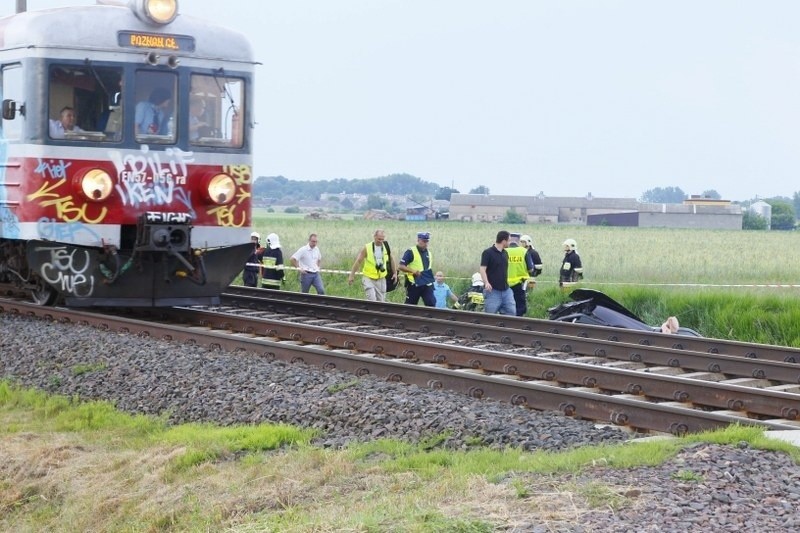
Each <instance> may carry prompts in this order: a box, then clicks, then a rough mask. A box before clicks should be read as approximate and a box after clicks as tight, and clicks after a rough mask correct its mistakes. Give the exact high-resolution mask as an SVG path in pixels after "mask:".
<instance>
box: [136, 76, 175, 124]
mask: <svg viewBox="0 0 800 533" xmlns="http://www.w3.org/2000/svg"><path fill="white" fill-rule="evenodd" d="M171 101H172V92H171V91H170V90H169V89H167V88H166V87H156V88H155V89H153V91H152V92H151V93H150V98H148V99H147V100H146V101H142V102H139V103H138V104H136V114H135V116H134V127H135V128H136V135H167V134H168V133H169V131H168V130H167V123H168V122H169V111H168V110H169V106H170V102H171Z"/></svg>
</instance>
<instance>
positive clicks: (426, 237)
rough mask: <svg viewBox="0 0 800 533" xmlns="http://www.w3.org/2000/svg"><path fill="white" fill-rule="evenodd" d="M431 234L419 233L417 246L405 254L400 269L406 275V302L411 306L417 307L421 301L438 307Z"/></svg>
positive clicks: (429, 305)
mask: <svg viewBox="0 0 800 533" xmlns="http://www.w3.org/2000/svg"><path fill="white" fill-rule="evenodd" d="M430 240H431V234H430V233H429V232H427V231H421V232H419V233H417V245H416V246H412V247H411V248H409V249H408V250H406V252H405V253H404V254H403V257H402V259H400V265H399V266H398V269H399V270H400V271H401V272H405V273H406V301H405V303H407V304H409V305H417V304H418V303H419V299H420V298H422V302H423V303H424V304H425V305H426V306H428V307H436V295H435V293H434V292H433V282H434V281H435V280H434V277H433V256H432V255H431V252H430V250H429V249H428V242H429V241H430Z"/></svg>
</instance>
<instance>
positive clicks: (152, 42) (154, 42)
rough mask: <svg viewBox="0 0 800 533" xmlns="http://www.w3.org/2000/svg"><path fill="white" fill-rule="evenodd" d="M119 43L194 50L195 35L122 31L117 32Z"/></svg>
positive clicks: (172, 49) (176, 49)
mask: <svg viewBox="0 0 800 533" xmlns="http://www.w3.org/2000/svg"><path fill="white" fill-rule="evenodd" d="M117 38H118V40H119V45H120V46H124V47H126V48H151V49H153V48H154V49H156V50H170V51H173V52H194V37H189V36H188V35H169V34H166V33H143V32H139V31H121V32H119V33H117Z"/></svg>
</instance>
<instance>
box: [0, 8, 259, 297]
mask: <svg viewBox="0 0 800 533" xmlns="http://www.w3.org/2000/svg"><path fill="white" fill-rule="evenodd" d="M26 15H27V17H25V15H19V16H18V17H25V18H24V19H23V20H25V21H26V23H27V26H28V35H34V36H35V35H41V39H42V40H47V42H46V43H44V44H42V46H41V47H38V48H37V47H36V46H34V47H32V48H30V49H31V50H34V55H38V56H39V57H29V58H26V59H25V60H23V61H22V64H23V72H25V69H26V67H27V72H28V73H27V74H24V75H23V80H22V81H23V83H22V86H23V87H25V88H26V89H25V91H23V94H20V95H19V100H15V99H9V100H8V101H7V102H4V107H3V112H4V119H5V122H12V121H10V120H9V117H11V118H13V119H15V121H16V120H22V121H23V127H22V132H21V142H19V143H15V142H10V143H9V145H8V146H9V148H8V152H9V153H8V161H9V163H16V164H11V165H8V170H7V173H6V174H7V175H6V179H7V180H13V179H14V178H15V177H18V178H19V182H20V183H21V184H22V186H21V187H19V188H18V189H17V190H13V189H10V188H9V189H8V194H9V195H10V196H11V197H14V196H16V200H17V202H11V203H10V204H9V205H13V208H12V209H10V210H9V211H11V212H13V216H14V217H15V222H16V223H15V227H16V231H17V235H15V237H16V238H17V239H19V241H20V242H24V243H25V249H26V252H25V255H26V260H27V263H28V269H27V272H28V275H29V277H30V279H29V281H30V282H31V283H33V284H38V290H37V291H35V294H37V295H38V300H39V302H40V303H50V302H51V301H52V300H53V299H54V298H55V297H57V296H61V297H62V298H63V299H64V301H65V302H66V304H67V305H70V306H131V307H134V306H136V307H141V306H169V305H194V304H211V305H214V304H217V303H219V295H220V293H221V292H222V291H223V290H224V289H225V287H227V286H228V284H229V283H230V282H231V281H232V280H233V279H234V278H235V277H236V275H237V274H238V273H239V272H241V270H242V268H243V266H244V264H245V262H246V260H247V257H248V256H249V255H250V253H251V252H252V244H250V242H249V233H250V226H251V212H250V204H251V202H250V198H251V185H252V181H253V176H252V155H251V152H252V150H251V143H252V140H251V132H252V128H251V124H252V123H253V121H252V111H251V108H252V105H251V102H252V97H253V92H252V70H253V67H254V62H253V61H252V58H251V51H250V47H249V44H248V43H247V42H246V41H245V40H244V39H243V38H242V37H241V36H240V35H239V34H238V33H236V32H232V31H230V30H227V29H224V28H220V27H218V26H215V25H213V24H208V23H205V22H203V21H200V20H197V19H193V18H190V17H184V16H180V17H179V16H178V14H177V3H176V2H175V1H174V0H137V1H136V2H132V3H131V6H130V7H120V6H111V5H98V6H87V7H82V8H65V9H62V10H52V11H51V12H31V13H29V14H26ZM51 19H52V20H51ZM73 21H74V22H75V24H74V25H73V24H70V23H71V22H73ZM55 24H58V26H59V27H70V28H82V29H81V30H80V31H85V32H86V35H83V36H82V35H75V34H74V33H73V34H71V36H70V37H67V39H74V41H75V44H74V45H73V44H72V43H71V42H59V43H58V52H57V53H56V54H53V48H52V47H51V45H52V44H53V41H54V40H58V39H59V38H60V37H55V35H56V32H52V31H51V29H52V28H53V27H54V25H55ZM59 35H63V33H62V34H59ZM88 35H91V40H90V41H87V39H86V37H87V36H88ZM87 42H92V43H93V44H92V45H91V48H89V47H87V46H86V43H87ZM34 45H35V43H34ZM37 72H38V73H41V79H39V78H37V76H38V74H36V73H37ZM37 97H39V98H41V101H43V102H46V103H47V105H45V106H41V108H39V107H40V106H34V105H32V104H33V102H34V101H36V99H37ZM4 98H5V95H4ZM15 111H16V116H14V115H15ZM20 115H23V116H20ZM65 116H66V118H67V119H69V118H70V116H71V117H72V121H73V123H72V124H70V123H69V120H66V121H65V120H64V118H65ZM13 199H14V198H12V200H13ZM6 236H7V235H6Z"/></svg>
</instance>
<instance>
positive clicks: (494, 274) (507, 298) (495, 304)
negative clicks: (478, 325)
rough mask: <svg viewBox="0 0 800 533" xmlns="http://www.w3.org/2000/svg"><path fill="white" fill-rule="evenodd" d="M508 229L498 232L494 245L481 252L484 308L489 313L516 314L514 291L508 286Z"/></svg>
mask: <svg viewBox="0 0 800 533" xmlns="http://www.w3.org/2000/svg"><path fill="white" fill-rule="evenodd" d="M510 236H511V235H510V234H509V233H508V232H507V231H506V230H501V231H498V232H497V238H496V239H495V243H494V246H490V247H488V248H487V249H485V250H484V251H483V253H482V254H481V279H482V280H483V302H484V306H483V309H484V311H486V312H487V313H492V314H495V313H497V312H499V313H500V314H501V315H512V316H513V315H516V314H517V304H516V303H515V302H514V293H513V292H512V290H511V287H509V286H508V252H506V248H508V240H509V238H510Z"/></svg>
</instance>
